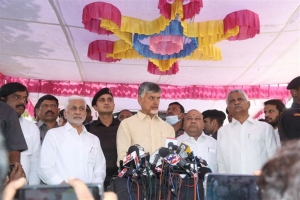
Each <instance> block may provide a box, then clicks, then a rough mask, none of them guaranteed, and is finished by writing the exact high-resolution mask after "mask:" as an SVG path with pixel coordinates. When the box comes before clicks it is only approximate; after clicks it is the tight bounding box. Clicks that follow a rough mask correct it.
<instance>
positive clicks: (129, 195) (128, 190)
mask: <svg viewBox="0 0 300 200" xmlns="http://www.w3.org/2000/svg"><path fill="white" fill-rule="evenodd" d="M129 180H130V177H129V176H128V178H127V192H128V197H129V199H130V200H132V197H131V194H130V193H131V192H130V190H131V189H129V188H131V187H129Z"/></svg>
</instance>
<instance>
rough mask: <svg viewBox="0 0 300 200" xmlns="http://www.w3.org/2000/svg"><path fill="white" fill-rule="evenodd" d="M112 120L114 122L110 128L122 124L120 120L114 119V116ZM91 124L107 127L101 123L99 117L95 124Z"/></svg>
mask: <svg viewBox="0 0 300 200" xmlns="http://www.w3.org/2000/svg"><path fill="white" fill-rule="evenodd" d="M112 118H113V120H112V122H111V124H110V125H109V126H114V125H116V124H118V123H120V121H119V120H118V119H116V118H114V116H113V115H112ZM91 123H96V125H102V126H105V125H104V124H103V123H102V122H101V120H100V118H99V117H98V119H97V120H95V121H93V122H91Z"/></svg>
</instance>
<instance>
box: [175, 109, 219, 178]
mask: <svg viewBox="0 0 300 200" xmlns="http://www.w3.org/2000/svg"><path fill="white" fill-rule="evenodd" d="M183 126H184V133H183V135H181V136H179V137H178V138H177V143H178V145H180V143H182V142H183V143H185V144H187V145H189V146H190V148H191V150H192V151H193V153H194V155H195V156H197V157H201V158H202V159H204V160H206V162H207V164H208V166H209V167H210V169H211V170H212V172H213V173H216V172H217V140H215V139H214V138H213V137H210V136H208V135H205V134H204V132H203V129H204V122H203V116H202V114H201V113H200V112H199V111H197V110H190V111H189V112H187V114H186V115H185V117H184V125H183Z"/></svg>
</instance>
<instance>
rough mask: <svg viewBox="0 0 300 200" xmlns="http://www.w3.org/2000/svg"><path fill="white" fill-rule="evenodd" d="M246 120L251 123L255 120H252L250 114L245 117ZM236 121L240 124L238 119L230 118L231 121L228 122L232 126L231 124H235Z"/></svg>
mask: <svg viewBox="0 0 300 200" xmlns="http://www.w3.org/2000/svg"><path fill="white" fill-rule="evenodd" d="M246 121H249V122H250V123H252V124H253V123H254V122H255V120H254V119H253V118H252V117H251V116H250V115H249V117H248V118H247V119H246ZM246 121H245V122H246ZM237 123H239V124H240V122H239V121H238V120H236V119H234V118H232V122H231V123H230V124H232V126H233V125H235V124H237Z"/></svg>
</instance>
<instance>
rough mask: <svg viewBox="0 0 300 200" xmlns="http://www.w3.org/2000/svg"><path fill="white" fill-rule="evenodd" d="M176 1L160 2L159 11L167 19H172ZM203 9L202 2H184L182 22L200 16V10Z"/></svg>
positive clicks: (194, 0) (165, 0)
mask: <svg viewBox="0 0 300 200" xmlns="http://www.w3.org/2000/svg"><path fill="white" fill-rule="evenodd" d="M173 2H174V1H169V0H159V2H158V9H159V10H160V14H162V15H163V16H165V18H167V19H171V4H170V3H173ZM202 7H203V2H202V0H190V2H188V3H186V2H183V18H182V19H181V20H185V19H190V18H192V17H194V16H195V15H196V14H199V12H200V9H201V8H202Z"/></svg>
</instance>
